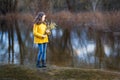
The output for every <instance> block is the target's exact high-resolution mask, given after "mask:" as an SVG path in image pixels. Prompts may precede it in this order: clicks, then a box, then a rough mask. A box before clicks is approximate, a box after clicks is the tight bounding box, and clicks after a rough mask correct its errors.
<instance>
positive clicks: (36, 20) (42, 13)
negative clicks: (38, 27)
mask: <svg viewBox="0 0 120 80" xmlns="http://www.w3.org/2000/svg"><path fill="white" fill-rule="evenodd" d="M43 15H45V13H44V12H38V14H37V16H36V17H35V19H34V24H40V23H42V21H41V20H42V16H43Z"/></svg>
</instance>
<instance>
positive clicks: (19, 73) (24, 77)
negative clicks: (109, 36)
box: [0, 65, 120, 80]
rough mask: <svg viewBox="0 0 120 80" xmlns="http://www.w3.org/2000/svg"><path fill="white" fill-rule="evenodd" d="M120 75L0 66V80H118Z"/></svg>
mask: <svg viewBox="0 0 120 80" xmlns="http://www.w3.org/2000/svg"><path fill="white" fill-rule="evenodd" d="M119 75H120V73H115V72H109V71H102V70H96V69H80V68H68V67H48V68H46V69H37V68H33V67H31V68H30V67H25V66H18V65H17V66H16V65H2V66H0V80H48V79H49V80H120V76H119Z"/></svg>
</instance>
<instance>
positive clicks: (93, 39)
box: [0, 22, 120, 70]
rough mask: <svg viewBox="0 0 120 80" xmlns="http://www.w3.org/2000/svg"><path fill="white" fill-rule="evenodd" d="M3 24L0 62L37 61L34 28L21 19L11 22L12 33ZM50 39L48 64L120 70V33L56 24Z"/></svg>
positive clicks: (0, 36)
mask: <svg viewBox="0 0 120 80" xmlns="http://www.w3.org/2000/svg"><path fill="white" fill-rule="evenodd" d="M0 27H1V30H0V63H12V64H35V63H36V62H35V61H36V57H37V53H38V48H37V45H36V44H34V43H33V34H32V27H29V25H25V24H24V23H22V22H19V23H17V24H16V25H15V24H13V25H12V27H13V28H12V29H13V32H11V31H10V30H9V28H8V27H9V26H7V27H6V26H4V25H1V26H0ZM3 27H4V30H3ZM49 40H50V41H49V43H48V49H47V63H48V64H51V65H58V66H71V67H82V68H104V69H114V70H120V32H105V31H102V30H100V31H99V30H98V31H97V30H90V29H89V28H86V27H85V28H83V27H82V28H79V27H74V29H71V30H69V29H67V28H66V29H65V28H64V29H63V28H61V27H57V28H56V29H55V30H53V31H52V35H50V36H49Z"/></svg>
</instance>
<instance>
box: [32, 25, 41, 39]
mask: <svg viewBox="0 0 120 80" xmlns="http://www.w3.org/2000/svg"><path fill="white" fill-rule="evenodd" d="M33 35H34V36H36V37H39V38H42V37H43V35H42V34H40V33H38V32H37V26H35V25H34V26H33Z"/></svg>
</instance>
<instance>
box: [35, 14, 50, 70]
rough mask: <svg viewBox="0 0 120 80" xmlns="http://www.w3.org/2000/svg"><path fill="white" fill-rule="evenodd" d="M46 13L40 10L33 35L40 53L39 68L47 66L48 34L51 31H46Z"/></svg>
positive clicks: (38, 58)
mask: <svg viewBox="0 0 120 80" xmlns="http://www.w3.org/2000/svg"><path fill="white" fill-rule="evenodd" d="M45 17H46V15H45V13H44V12H39V13H38V15H37V16H36V17H35V20H34V25H33V35H34V43H36V44H38V48H39V53H38V56H37V63H36V66H37V67H38V68H41V67H46V49H47V43H48V42H49V40H48V35H49V34H50V31H48V30H47V31H46V29H47V25H46V23H45Z"/></svg>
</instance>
